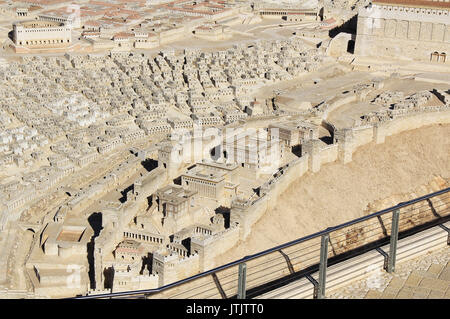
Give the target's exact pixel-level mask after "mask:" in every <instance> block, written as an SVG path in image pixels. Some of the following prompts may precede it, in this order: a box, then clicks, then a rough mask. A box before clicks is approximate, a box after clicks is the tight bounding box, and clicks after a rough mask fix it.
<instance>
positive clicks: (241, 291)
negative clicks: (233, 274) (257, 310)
mask: <svg viewBox="0 0 450 319" xmlns="http://www.w3.org/2000/svg"><path fill="white" fill-rule="evenodd" d="M246 274H247V265H246V264H245V263H242V264H239V277H238V294H237V298H238V299H245V277H246Z"/></svg>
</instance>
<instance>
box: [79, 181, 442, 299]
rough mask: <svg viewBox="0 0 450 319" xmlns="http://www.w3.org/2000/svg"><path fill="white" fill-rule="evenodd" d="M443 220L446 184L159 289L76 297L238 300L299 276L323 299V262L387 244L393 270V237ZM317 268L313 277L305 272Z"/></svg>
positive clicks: (387, 263) (388, 261) (388, 267)
mask: <svg viewBox="0 0 450 319" xmlns="http://www.w3.org/2000/svg"><path fill="white" fill-rule="evenodd" d="M449 220H450V187H449V188H446V189H443V190H440V191H438V192H435V193H432V194H428V195H425V196H422V197H419V198H416V199H413V200H410V201H407V202H403V203H400V204H398V205H396V206H393V207H390V208H387V209H384V210H381V211H379V212H376V213H373V214H370V215H367V216H364V217H361V218H358V219H355V220H352V221H349V222H346V223H344V224H341V225H338V226H335V227H331V228H327V229H325V230H322V231H320V232H317V233H315V234H311V235H308V236H305V237H302V238H299V239H296V240H293V241H291V242H288V243H285V244H282V245H279V246H276V247H273V248H270V249H267V250H265V251H262V252H259V253H256V254H254V255H250V256H246V257H244V258H242V259H240V260H237V261H234V262H231V263H228V264H226V265H223V266H220V267H217V268H214V269H212V270H209V271H206V272H203V273H200V274H197V275H195V276H192V277H189V278H186V279H183V280H180V281H177V282H174V283H171V284H168V285H165V286H163V287H160V288H156V289H147V290H137V291H127V292H117V293H109V294H100V295H89V296H80V297H76V298H77V299H90V298H183V299H188V298H195V299H197V298H198V299H207V298H219V299H220V298H238V299H244V298H251V297H255V296H258V295H261V294H263V293H265V292H268V291H271V290H273V289H276V288H278V287H282V286H283V285H285V284H286V283H289V282H292V281H294V280H298V279H299V278H302V277H305V278H307V279H308V280H309V281H310V282H311V283H312V284H313V286H314V297H315V298H324V297H325V289H326V286H325V283H326V270H327V266H328V265H331V264H336V263H338V262H340V261H342V260H345V259H348V258H350V257H353V256H357V255H360V254H363V253H365V252H367V251H369V250H372V249H377V250H379V251H380V247H381V246H383V245H385V244H387V243H389V247H390V248H389V252H382V253H383V254H384V255H385V257H386V258H385V269H386V271H388V272H393V271H395V264H396V252H397V241H398V239H399V238H403V237H406V236H409V235H411V234H413V233H416V232H418V231H421V230H424V229H427V228H430V227H433V226H436V225H440V224H443V223H445V222H447V221H449ZM443 229H445V227H443ZM447 230H448V229H447ZM449 236H450V235H449ZM449 242H450V237H449ZM317 271H318V273H319V276H318V280H316V279H314V278H313V277H312V276H311V274H313V273H315V272H317Z"/></svg>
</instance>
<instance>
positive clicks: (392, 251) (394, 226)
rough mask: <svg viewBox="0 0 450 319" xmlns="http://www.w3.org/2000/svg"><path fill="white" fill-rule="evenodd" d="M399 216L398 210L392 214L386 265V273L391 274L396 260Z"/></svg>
mask: <svg viewBox="0 0 450 319" xmlns="http://www.w3.org/2000/svg"><path fill="white" fill-rule="evenodd" d="M399 216H400V210H398V209H396V210H394V211H393V212H392V223H391V243H390V246H389V258H388V265H387V272H388V273H392V272H394V271H395V260H396V258H397V242H398V221H399Z"/></svg>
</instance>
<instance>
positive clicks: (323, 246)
mask: <svg viewBox="0 0 450 319" xmlns="http://www.w3.org/2000/svg"><path fill="white" fill-rule="evenodd" d="M329 240H330V234H325V235H322V238H321V242H320V265H319V289H318V292H317V298H318V299H324V298H325V283H326V280H327V262H328V241H329Z"/></svg>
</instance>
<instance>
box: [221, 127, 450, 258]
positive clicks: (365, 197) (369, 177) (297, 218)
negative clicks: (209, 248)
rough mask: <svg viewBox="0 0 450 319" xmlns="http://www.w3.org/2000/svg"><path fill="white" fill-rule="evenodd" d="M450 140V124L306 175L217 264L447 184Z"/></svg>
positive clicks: (361, 150)
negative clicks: (402, 196)
mask: <svg viewBox="0 0 450 319" xmlns="http://www.w3.org/2000/svg"><path fill="white" fill-rule="evenodd" d="M449 136H450V125H433V126H428V127H424V128H420V129H416V130H412V131H407V132H403V133H401V134H398V135H395V136H392V137H388V138H386V142H385V143H384V144H380V145H376V144H374V143H371V144H368V145H365V146H363V147H361V148H359V149H358V150H357V151H356V152H355V153H354V154H353V161H352V162H351V163H348V164H346V165H343V164H341V163H338V162H334V163H330V164H327V165H325V166H323V167H322V168H321V170H320V172H318V173H316V174H310V173H307V174H305V175H304V176H303V177H302V178H300V179H299V180H297V181H296V182H294V183H293V184H292V185H291V187H290V188H289V189H288V190H287V191H286V192H285V193H284V194H283V195H282V196H281V198H280V199H279V204H280V205H279V206H278V207H277V208H276V209H274V210H272V211H269V212H267V213H266V215H264V216H263V217H262V218H261V219H260V220H259V221H258V222H257V223H256V224H255V225H254V227H253V230H252V233H251V234H250V236H249V237H248V238H247V240H246V241H245V242H240V243H239V244H238V245H237V246H236V247H235V248H233V249H232V250H230V251H228V252H227V253H225V254H223V255H222V256H219V257H218V258H217V260H216V261H217V264H224V263H226V262H229V261H232V260H236V259H239V258H242V257H244V256H246V255H250V254H253V253H256V252H258V251H261V250H264V249H268V248H271V247H273V246H276V245H278V244H281V243H284V242H287V241H290V240H293V239H296V238H299V237H302V236H305V235H308V234H312V233H314V232H317V231H320V230H322V229H325V228H327V227H330V226H335V225H338V224H341V223H343V222H346V221H349V220H352V219H355V218H358V217H361V216H362V215H365V214H367V213H368V212H369V211H371V209H370V207H372V206H374V205H373V204H372V203H376V202H380V201H383V200H384V199H386V198H388V197H391V198H398V196H395V195H396V194H408V193H412V192H414V191H415V190H416V189H417V188H418V187H419V186H421V185H425V184H428V183H429V182H430V181H431V180H433V179H435V177H436V176H441V177H442V178H443V179H446V180H448V179H449V178H450V160H449V154H450V138H449ZM413 197H417V196H414V195H412V196H411V198H413ZM383 203H384V204H388V203H386V201H384V202H383ZM395 204H397V202H393V203H391V204H390V205H388V206H393V205H395ZM375 206H379V205H375ZM377 208H378V207H377Z"/></svg>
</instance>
